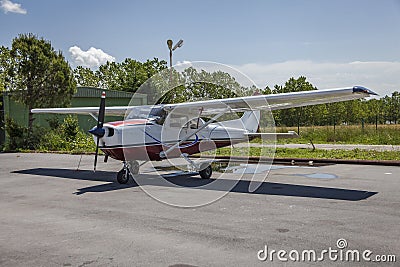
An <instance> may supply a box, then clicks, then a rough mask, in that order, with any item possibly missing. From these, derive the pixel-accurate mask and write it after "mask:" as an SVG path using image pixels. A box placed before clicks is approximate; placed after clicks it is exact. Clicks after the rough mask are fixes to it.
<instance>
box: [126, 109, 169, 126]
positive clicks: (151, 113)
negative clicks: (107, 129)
mask: <svg viewBox="0 0 400 267" xmlns="http://www.w3.org/2000/svg"><path fill="white" fill-rule="evenodd" d="M166 115H167V113H166V112H165V110H164V109H163V106H162V105H158V106H138V107H133V108H132V109H131V111H130V113H129V115H128V116H127V117H126V118H125V119H127V120H129V119H148V120H150V121H154V122H155V123H157V124H160V125H162V124H163V123H164V121H165V116H166Z"/></svg>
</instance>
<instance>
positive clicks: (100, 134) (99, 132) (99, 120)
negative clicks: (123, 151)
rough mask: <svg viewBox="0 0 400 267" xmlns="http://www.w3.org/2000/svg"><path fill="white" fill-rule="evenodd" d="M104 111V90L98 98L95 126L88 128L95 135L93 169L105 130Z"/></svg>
mask: <svg viewBox="0 0 400 267" xmlns="http://www.w3.org/2000/svg"><path fill="white" fill-rule="evenodd" d="M105 111H106V92H102V93H101V100H100V107H99V116H98V117H97V126H96V127H94V128H93V129H91V130H89V133H91V134H93V135H94V136H96V137H97V142H96V154H95V156H94V168H93V169H94V171H96V166H97V156H98V154H99V143H100V138H102V137H103V136H104V134H105V132H106V131H105V130H104V129H103V124H104V115H105Z"/></svg>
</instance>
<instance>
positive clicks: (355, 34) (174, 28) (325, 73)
mask: <svg viewBox="0 0 400 267" xmlns="http://www.w3.org/2000/svg"><path fill="white" fill-rule="evenodd" d="M21 33H34V34H36V35H38V36H39V37H43V38H44V39H46V40H49V41H51V43H52V45H53V47H54V48H55V49H56V50H61V51H62V53H63V55H64V56H65V58H66V59H67V60H68V61H69V62H70V64H71V66H72V67H73V68H74V67H76V66H78V65H82V66H87V67H90V68H92V69H96V68H97V67H98V66H99V65H100V64H104V63H105V62H106V61H107V60H109V61H116V62H120V61H123V60H124V59H125V58H133V59H136V60H139V61H145V60H146V59H152V58H154V57H157V58H159V59H164V60H167V61H168V60H169V59H168V57H169V51H168V48H167V45H166V40H167V39H172V40H173V41H174V42H175V43H176V42H177V41H178V40H179V39H183V40H184V44H183V46H182V47H181V48H178V49H177V50H176V51H174V57H173V63H174V64H176V63H179V62H186V61H190V62H193V61H212V62H218V63H222V64H227V65H229V66H232V67H234V68H237V69H238V70H240V71H242V72H243V73H244V74H246V75H247V76H248V77H250V78H251V79H252V80H253V81H254V82H255V83H256V85H257V86H259V87H262V88H263V87H265V86H267V85H268V86H270V87H273V86H274V85H275V84H278V85H282V84H284V83H285V81H287V80H288V79H289V78H290V77H296V78H297V77H298V76H300V75H303V76H306V77H307V79H308V80H309V81H310V82H311V83H312V84H313V85H315V86H317V87H318V88H319V89H325V88H336V87H347V86H353V85H363V86H366V87H368V88H370V89H372V90H374V91H376V92H377V93H378V94H380V95H382V96H383V95H386V94H391V92H393V91H400V0H335V1H332V0H290V1H289V0H259V1H257V0H246V1H244V0H242V1H234V0H231V1H227V0H219V1H215V0H214V1H212V0H202V1H194V0H193V1H190V0H187V1H183V0H182V1H178V0H169V1H161V0H160V1H155V0H147V1H135V0H116V1H103V0H85V1H82V0H80V1H76V0H68V1H66V0H65V1H54V0H39V1H32V0H31V1H28V0H0V45H3V46H7V47H11V44H12V40H13V39H14V38H15V37H17V36H18V34H21Z"/></svg>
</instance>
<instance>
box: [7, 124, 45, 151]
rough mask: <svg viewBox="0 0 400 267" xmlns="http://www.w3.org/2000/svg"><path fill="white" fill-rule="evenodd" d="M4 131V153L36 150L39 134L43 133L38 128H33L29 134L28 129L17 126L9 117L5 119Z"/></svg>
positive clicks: (39, 138)
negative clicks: (5, 138) (5, 137)
mask: <svg viewBox="0 0 400 267" xmlns="http://www.w3.org/2000/svg"><path fill="white" fill-rule="evenodd" d="M5 130H6V135H7V142H6V143H5V145H4V150H6V151H16V150H21V149H22V150H23V149H29V150H35V149H37V148H38V147H39V144H40V142H41V136H42V134H41V133H42V132H43V129H42V128H39V127H34V128H33V130H32V132H30V131H29V130H28V127H25V126H21V125H19V124H18V123H16V122H15V121H14V120H13V119H12V118H10V117H7V118H6V121H5Z"/></svg>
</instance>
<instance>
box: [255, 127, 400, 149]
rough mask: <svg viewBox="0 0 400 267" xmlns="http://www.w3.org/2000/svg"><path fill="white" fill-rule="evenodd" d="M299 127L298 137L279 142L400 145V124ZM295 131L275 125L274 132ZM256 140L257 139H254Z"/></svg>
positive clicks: (291, 128) (295, 129) (295, 128)
mask: <svg viewBox="0 0 400 267" xmlns="http://www.w3.org/2000/svg"><path fill="white" fill-rule="evenodd" d="M335 128H336V129H334V127H333V126H312V127H311V126H310V127H300V138H295V139H280V140H278V142H279V143H297V144H306V143H310V141H312V142H313V143H315V144H331V143H336V144H366V145H400V124H392V125H378V128H377V129H376V127H375V125H367V124H366V125H365V126H364V128H363V127H362V126H361V125H339V126H336V127H335ZM287 131H296V132H297V127H277V128H276V132H287ZM255 142H257V141H255ZM258 142H259V140H258Z"/></svg>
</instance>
